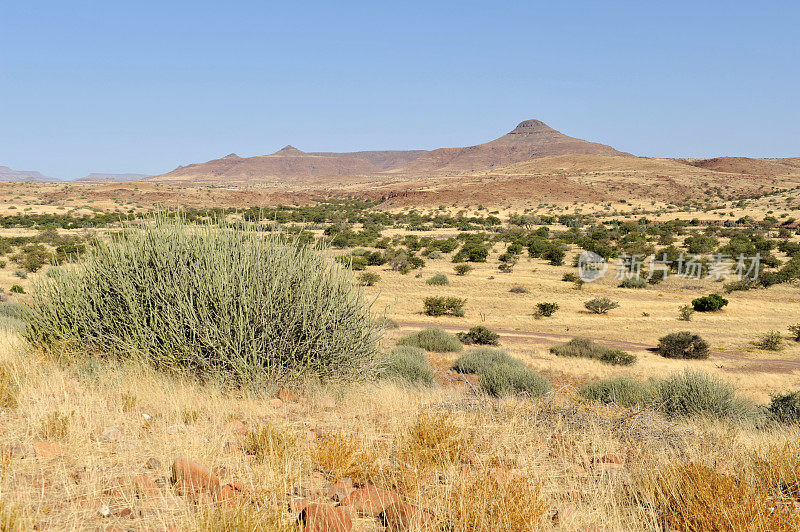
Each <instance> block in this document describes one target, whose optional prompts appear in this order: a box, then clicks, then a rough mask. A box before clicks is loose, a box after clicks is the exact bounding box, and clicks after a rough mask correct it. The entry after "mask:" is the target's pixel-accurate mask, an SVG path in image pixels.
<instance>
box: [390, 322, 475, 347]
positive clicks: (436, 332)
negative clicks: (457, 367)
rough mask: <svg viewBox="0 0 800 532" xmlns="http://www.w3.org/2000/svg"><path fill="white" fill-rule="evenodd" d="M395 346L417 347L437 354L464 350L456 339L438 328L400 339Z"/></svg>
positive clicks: (424, 330) (430, 328) (431, 328)
mask: <svg viewBox="0 0 800 532" xmlns="http://www.w3.org/2000/svg"><path fill="white" fill-rule="evenodd" d="M397 345H405V346H410V347H419V348H420V349H424V350H425V351H434V352H437V353H455V352H458V351H461V350H462V349H464V346H463V345H461V342H459V341H458V338H456V337H455V336H453V335H452V334H450V333H448V332H447V331H445V330H444V329H440V328H439V327H429V328H427V329H423V330H421V331H419V332H417V333H414V334H411V335H409V336H405V337H403V338H400V339H399V340H398V341H397Z"/></svg>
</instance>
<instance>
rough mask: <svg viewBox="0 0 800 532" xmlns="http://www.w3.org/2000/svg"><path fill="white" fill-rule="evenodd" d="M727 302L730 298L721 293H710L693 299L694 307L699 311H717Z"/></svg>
mask: <svg viewBox="0 0 800 532" xmlns="http://www.w3.org/2000/svg"><path fill="white" fill-rule="evenodd" d="M727 304H728V300H727V299H725V298H724V297H722V296H721V295H719V294H709V295H707V296H703V297H698V298H697V299H694V300H692V307H694V309H695V310H696V311H697V312H716V311H718V310H720V309H722V307H724V306H725V305H727Z"/></svg>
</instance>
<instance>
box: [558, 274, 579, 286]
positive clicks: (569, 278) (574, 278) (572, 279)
mask: <svg viewBox="0 0 800 532" xmlns="http://www.w3.org/2000/svg"><path fill="white" fill-rule="evenodd" d="M561 280H562V281H564V282H566V283H574V282H575V281H577V280H578V276H577V275H575V274H574V273H572V272H567V273H565V274H564V275H563V276H562V277H561Z"/></svg>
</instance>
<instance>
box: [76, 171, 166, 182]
mask: <svg viewBox="0 0 800 532" xmlns="http://www.w3.org/2000/svg"><path fill="white" fill-rule="evenodd" d="M146 177H150V175H148V174H103V173H91V174H89V175H87V176H85V177H80V178H78V179H76V180H75V181H80V182H84V183H108V182H121V181H139V180H140V179H144V178H146Z"/></svg>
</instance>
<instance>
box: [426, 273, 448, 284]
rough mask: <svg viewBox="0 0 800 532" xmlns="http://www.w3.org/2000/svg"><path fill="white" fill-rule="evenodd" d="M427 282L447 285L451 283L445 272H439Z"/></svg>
mask: <svg viewBox="0 0 800 532" xmlns="http://www.w3.org/2000/svg"><path fill="white" fill-rule="evenodd" d="M425 282H426V283H427V284H430V285H433V286H446V285H449V284H450V279H448V278H447V276H446V275H445V274H443V273H437V274H436V275H434V276H433V277H431V278H430V279H428V280H427V281H425Z"/></svg>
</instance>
